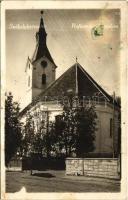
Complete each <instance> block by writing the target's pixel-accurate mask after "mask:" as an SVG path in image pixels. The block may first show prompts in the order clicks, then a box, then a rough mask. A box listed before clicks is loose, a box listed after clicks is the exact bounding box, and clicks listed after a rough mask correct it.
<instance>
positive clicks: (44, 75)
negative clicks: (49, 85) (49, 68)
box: [42, 74, 46, 85]
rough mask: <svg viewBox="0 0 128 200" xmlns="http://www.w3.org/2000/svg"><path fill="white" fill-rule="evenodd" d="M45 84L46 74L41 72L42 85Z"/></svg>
mask: <svg viewBox="0 0 128 200" xmlns="http://www.w3.org/2000/svg"><path fill="white" fill-rule="evenodd" d="M44 84H46V74H42V85H44Z"/></svg>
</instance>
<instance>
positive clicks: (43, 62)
mask: <svg viewBox="0 0 128 200" xmlns="http://www.w3.org/2000/svg"><path fill="white" fill-rule="evenodd" d="M41 66H42V67H43V68H46V67H47V62H46V61H45V60H42V61H41Z"/></svg>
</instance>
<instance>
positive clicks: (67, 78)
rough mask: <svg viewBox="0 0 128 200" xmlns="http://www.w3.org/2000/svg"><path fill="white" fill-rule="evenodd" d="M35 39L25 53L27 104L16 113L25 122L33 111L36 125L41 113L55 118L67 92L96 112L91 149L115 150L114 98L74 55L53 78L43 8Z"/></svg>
mask: <svg viewBox="0 0 128 200" xmlns="http://www.w3.org/2000/svg"><path fill="white" fill-rule="evenodd" d="M36 41H37V44H36V48H35V51H34V54H33V56H32V58H29V57H28V59H27V65H26V69H25V73H26V83H27V84H26V102H27V105H26V107H25V108H24V109H23V110H22V111H21V113H20V117H21V120H22V121H23V122H25V119H26V116H27V113H34V117H35V123H36V127H37V124H38V125H39V124H40V120H41V118H42V117H44V118H46V117H47V116H48V115H49V120H55V118H56V117H57V116H59V115H61V113H62V112H63V107H62V104H61V103H60V101H62V100H63V101H64V102H67V97H68V96H69V95H70V96H72V97H73V98H74V102H76V99H77V100H78V99H79V100H81V101H82V103H83V104H85V105H87V104H88V106H89V105H91V104H92V102H93V104H95V111H96V114H97V130H96V139H95V150H94V153H97V154H108V155H112V154H113V152H114V153H115V154H116V153H117V149H118V145H119V128H120V126H119V114H120V106H119V105H118V103H117V102H116V100H115V99H114V98H113V97H112V96H110V95H109V94H108V93H107V92H106V91H105V90H104V89H103V88H102V87H101V86H100V85H99V84H98V83H97V82H96V81H95V80H94V79H93V78H92V77H91V76H90V75H89V74H88V73H87V72H86V71H85V69H84V68H83V67H82V66H81V65H80V64H79V62H78V61H77V58H76V61H75V63H74V65H72V66H71V67H70V66H69V68H68V70H67V71H65V72H64V73H63V74H62V75H61V76H60V77H59V78H58V79H56V69H57V65H56V64H55V62H54V60H53V58H52V56H51V54H50V52H49V49H48V47H47V33H46V30H45V26H44V21H43V12H41V19H40V24H39V31H38V32H37V33H36ZM58 45H59V44H58ZM39 111H41V116H40V115H39ZM37 113H38V114H37Z"/></svg>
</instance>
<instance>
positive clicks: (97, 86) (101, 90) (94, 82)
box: [78, 63, 112, 101]
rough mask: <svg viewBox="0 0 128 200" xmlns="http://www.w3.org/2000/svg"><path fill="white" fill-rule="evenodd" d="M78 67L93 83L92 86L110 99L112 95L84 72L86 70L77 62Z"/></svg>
mask: <svg viewBox="0 0 128 200" xmlns="http://www.w3.org/2000/svg"><path fill="white" fill-rule="evenodd" d="M78 65H79V68H80V69H81V70H82V71H83V72H84V73H85V75H86V76H87V78H88V79H89V80H90V81H91V82H92V83H93V84H94V86H95V87H96V88H97V89H98V90H99V91H100V92H101V93H102V94H103V95H104V96H105V97H106V98H107V99H108V100H109V101H111V100H112V97H111V96H110V95H109V94H108V93H107V92H106V91H105V90H104V89H103V88H102V87H101V86H100V85H99V84H98V83H97V82H96V81H95V80H94V79H93V78H92V77H91V76H90V75H89V74H88V73H87V72H86V70H85V69H84V68H83V67H82V66H81V65H80V64H79V63H78Z"/></svg>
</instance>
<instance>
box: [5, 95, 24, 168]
mask: <svg viewBox="0 0 128 200" xmlns="http://www.w3.org/2000/svg"><path fill="white" fill-rule="evenodd" d="M19 111H20V107H19V104H18V103H17V102H14V101H13V96H12V94H11V93H9V95H8V96H7V97H6V99H5V164H6V166H8V164H9V162H10V160H11V159H12V157H13V156H15V155H16V153H17V151H18V149H19V148H20V147H21V140H22V134H21V126H22V124H21V122H20V121H19V118H18V116H19Z"/></svg>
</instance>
